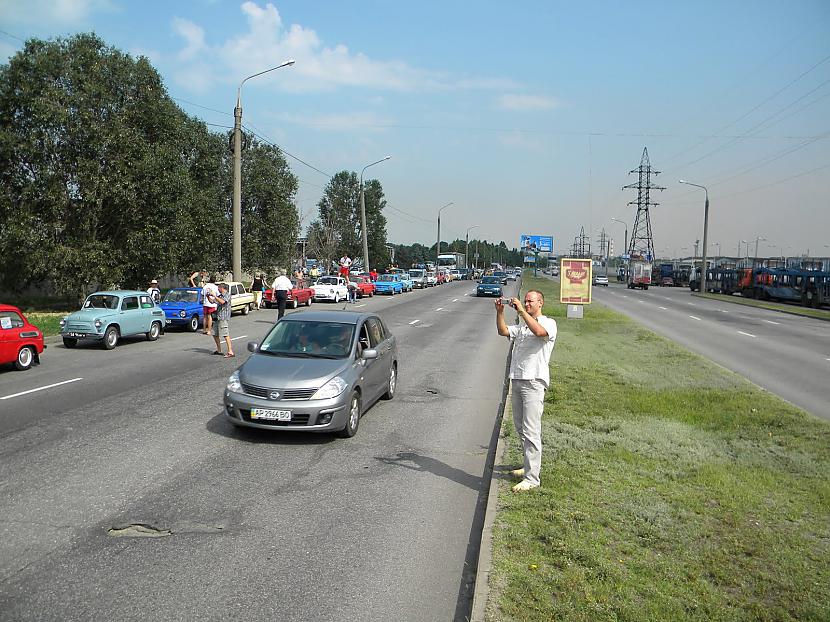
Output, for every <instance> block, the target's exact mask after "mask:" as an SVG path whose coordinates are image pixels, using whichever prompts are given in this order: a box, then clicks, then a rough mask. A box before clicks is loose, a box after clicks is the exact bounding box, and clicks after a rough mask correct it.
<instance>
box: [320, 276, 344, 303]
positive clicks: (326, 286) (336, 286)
mask: <svg viewBox="0 0 830 622" xmlns="http://www.w3.org/2000/svg"><path fill="white" fill-rule="evenodd" d="M311 290H312V291H313V292H314V301H315V302H316V301H318V300H331V301H333V302H340V301H341V300H348V298H349V290H348V288H347V286H346V280H345V279H344V278H343V277H342V276H322V277H320V278H319V279H317V281H315V283H314V285H312V286H311Z"/></svg>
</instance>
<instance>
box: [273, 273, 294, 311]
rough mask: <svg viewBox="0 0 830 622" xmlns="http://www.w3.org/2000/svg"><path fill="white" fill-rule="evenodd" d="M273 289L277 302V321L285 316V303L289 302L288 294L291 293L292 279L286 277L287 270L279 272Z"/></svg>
mask: <svg viewBox="0 0 830 622" xmlns="http://www.w3.org/2000/svg"><path fill="white" fill-rule="evenodd" d="M271 289H272V290H273V291H274V299H275V300H276V301H277V320H279V319H280V318H281V317H282V316H283V315H285V302H286V300H288V292H289V291H291V279H289V278H288V277H287V276H285V270H279V271H278V272H277V278H276V279H274V283H273V285H271Z"/></svg>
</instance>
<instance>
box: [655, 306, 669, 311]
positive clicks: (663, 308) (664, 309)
mask: <svg viewBox="0 0 830 622" xmlns="http://www.w3.org/2000/svg"><path fill="white" fill-rule="evenodd" d="M657 308H658V309H662V310H663V311H668V309H666V307H657Z"/></svg>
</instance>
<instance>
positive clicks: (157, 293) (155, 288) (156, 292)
mask: <svg viewBox="0 0 830 622" xmlns="http://www.w3.org/2000/svg"><path fill="white" fill-rule="evenodd" d="M147 293H148V294H150V298H152V299H153V303H154V304H158V303H160V302H161V290H160V289H159V282H158V281H157V280H156V279H153V280H152V281H150V287H148V288H147Z"/></svg>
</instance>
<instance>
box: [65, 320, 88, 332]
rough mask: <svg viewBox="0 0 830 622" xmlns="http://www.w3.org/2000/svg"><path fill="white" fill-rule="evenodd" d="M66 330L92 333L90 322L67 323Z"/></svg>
mask: <svg viewBox="0 0 830 622" xmlns="http://www.w3.org/2000/svg"><path fill="white" fill-rule="evenodd" d="M66 330H69V331H87V332H89V331H92V330H93V328H92V324H91V323H90V322H67V323H66Z"/></svg>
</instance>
